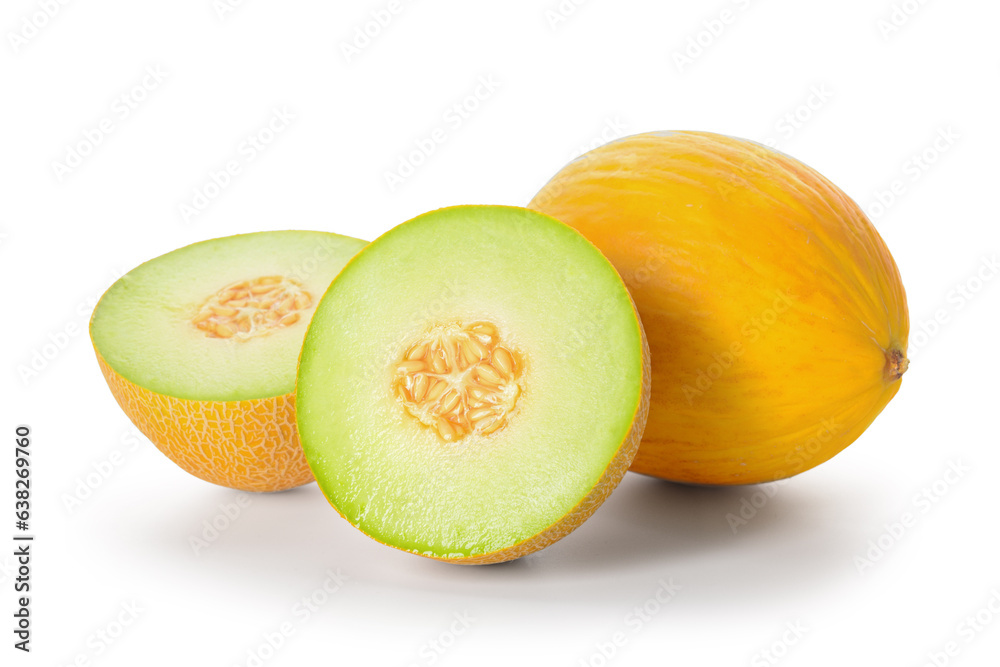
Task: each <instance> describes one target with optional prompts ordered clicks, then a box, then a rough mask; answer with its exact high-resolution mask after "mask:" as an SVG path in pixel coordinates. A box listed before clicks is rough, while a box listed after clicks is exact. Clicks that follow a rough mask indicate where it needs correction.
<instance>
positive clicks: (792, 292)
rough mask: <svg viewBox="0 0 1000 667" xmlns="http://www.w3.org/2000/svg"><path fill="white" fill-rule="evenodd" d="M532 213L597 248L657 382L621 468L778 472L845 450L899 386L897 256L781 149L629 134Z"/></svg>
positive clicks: (725, 476)
mask: <svg viewBox="0 0 1000 667" xmlns="http://www.w3.org/2000/svg"><path fill="white" fill-rule="evenodd" d="M530 208H532V209H535V210H537V211H540V212H542V213H546V214H548V215H551V216H553V217H554V218H557V219H558V220H561V221H563V222H565V223H566V224H568V225H570V226H572V227H574V228H575V229H577V230H579V231H580V232H581V233H582V234H583V235H584V236H586V237H587V238H588V239H590V240H591V241H592V242H593V243H594V244H595V245H597V247H598V248H600V249H601V250H602V251H603V252H604V254H605V255H606V256H607V257H608V259H610V260H611V262H612V263H613V264H614V265H615V266H616V267H617V268H618V271H619V272H620V273H621V275H622V277H623V278H624V280H625V282H626V284H627V285H628V287H629V289H630V291H631V293H632V296H633V298H634V299H635V302H636V305H637V306H638V309H639V313H640V314H641V316H642V319H643V323H644V325H645V327H646V334H647V336H648V337H649V345H650V348H651V353H652V360H653V387H652V398H651V407H650V416H649V423H648V425H647V427H646V432H645V436H644V437H643V441H642V445H641V447H640V449H639V453H638V455H637V456H636V459H635V461H634V462H633V464H632V470H635V471H638V472H641V473H646V474H649V475H655V476H658V477H663V478H666V479H671V480H676V481H683V482H695V483H703V484H743V483H754V482H767V481H772V480H776V479H782V478H785V477H789V476H791V475H794V474H797V473H800V472H802V471H804V470H808V469H809V468H812V467H814V466H816V465H818V464H820V463H822V462H824V461H826V460H827V459H829V458H830V457H832V456H834V455H835V454H836V453H838V452H839V451H841V450H843V449H844V448H845V447H847V446H848V445H849V444H851V443H852V442H853V441H854V440H855V439H856V438H857V437H858V436H859V435H861V433H862V432H863V431H864V430H865V429H866V428H867V427H868V426H869V424H871V423H872V421H873V420H874V419H875V417H876V416H877V415H878V414H879V413H880V412H881V411H882V409H883V408H884V407H885V406H886V404H887V403H888V402H889V400H890V399H891V398H892V397H893V396H894V395H895V394H896V392H897V391H898V390H899V387H900V378H901V377H902V375H903V373H904V372H905V370H906V368H907V364H908V362H907V360H906V343H907V335H908V332H909V318H908V315H907V308H906V296H905V293H904V290H903V284H902V282H901V280H900V276H899V272H898V270H897V268H896V264H895V263H894V261H893V259H892V256H891V255H890V254H889V250H888V249H887V248H886V245H885V243H884V242H883V241H882V239H881V237H880V236H879V235H878V232H876V230H875V228H874V227H873V226H872V224H871V222H870V221H869V220H868V218H867V217H866V216H865V214H864V213H863V212H862V210H861V209H860V208H859V207H858V205H857V204H855V203H854V202H853V201H852V200H851V199H850V198H849V197H848V196H847V195H846V194H844V193H843V192H842V191H841V190H840V189H839V188H837V187H836V186H835V185H834V184H833V183H831V182H830V181H829V180H827V179H826V178H824V177H823V176H821V175H820V174H819V173H817V172H816V171H815V170H813V169H811V168H809V167H807V166H806V165H804V164H802V163H801V162H799V161H797V160H795V159H793V158H791V157H789V156H787V155H784V154H782V153H779V152H777V151H774V150H772V149H769V148H767V147H764V146H761V145H759V144H756V143H753V142H750V141H744V140H741V139H734V138H731V137H726V136H721V135H717V134H710V133H703V132H656V133H650V134H642V135H638V136H633V137H628V138H625V139H622V140H619V141H615V142H612V143H610V144H607V145H605V146H602V147H600V148H597V149H596V150H593V151H591V152H590V153H587V154H586V155H584V156H582V157H580V158H578V159H577V160H575V161H573V162H571V163H570V164H569V165H567V166H566V167H565V168H564V169H562V170H561V171H560V172H559V173H558V174H556V176H555V177H554V178H553V179H552V180H551V181H550V182H549V183H548V184H547V185H545V187H544V188H542V190H541V191H540V192H539V193H538V194H537V195H536V196H535V198H534V199H533V200H532V202H531V204H530Z"/></svg>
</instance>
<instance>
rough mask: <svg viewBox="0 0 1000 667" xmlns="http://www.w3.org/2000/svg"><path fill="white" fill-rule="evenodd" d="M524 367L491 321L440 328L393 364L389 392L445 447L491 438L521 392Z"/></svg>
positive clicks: (513, 406) (454, 324)
mask: <svg viewBox="0 0 1000 667" xmlns="http://www.w3.org/2000/svg"><path fill="white" fill-rule="evenodd" d="M523 371H524V363H523V361H522V359H521V357H520V356H519V355H518V354H516V353H515V352H514V351H513V350H512V349H510V348H509V347H508V346H506V345H504V344H503V343H502V341H501V338H500V331H499V329H498V328H497V326H496V325H494V324H492V323H490V322H473V323H472V324H469V325H467V326H463V325H462V324H461V323H460V322H453V323H449V324H440V325H437V326H435V327H433V328H431V329H430V330H429V331H427V332H426V333H425V334H424V335H423V336H421V338H420V339H418V340H415V341H413V342H412V343H411V344H410V345H409V346H408V347H407V348H406V350H405V352H404V353H403V354H402V355H401V357H400V360H399V361H398V362H396V364H395V374H394V376H393V391H394V393H395V395H396V398H397V399H398V400H399V401H400V403H402V404H403V407H404V408H405V409H406V412H407V413H408V414H409V415H410V416H412V417H413V418H414V419H416V420H417V421H418V422H420V423H421V424H423V425H424V426H426V427H427V428H430V429H432V430H434V431H435V432H436V433H437V434H438V436H439V437H440V438H441V439H442V440H444V441H445V442H456V441H458V440H461V439H462V438H464V437H466V436H467V435H470V434H473V433H475V434H479V435H489V434H491V433H496V432H497V431H499V430H500V429H502V428H503V427H504V426H506V425H507V423H508V422H509V420H510V417H511V414H512V413H513V411H514V408H515V406H516V405H517V400H518V397H519V396H520V395H521V392H522V391H523V390H524V386H523V384H524V380H523V375H524V372H523Z"/></svg>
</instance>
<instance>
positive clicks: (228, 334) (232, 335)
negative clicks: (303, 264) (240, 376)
mask: <svg viewBox="0 0 1000 667" xmlns="http://www.w3.org/2000/svg"><path fill="white" fill-rule="evenodd" d="M311 305H312V295H311V294H309V292H307V291H306V290H304V289H303V288H302V285H301V283H299V282H298V281H297V280H294V279H292V278H286V277H284V276H261V277H260V278H255V279H254V280H242V281H240V282H236V283H233V284H231V285H227V286H225V287H223V288H222V289H220V290H219V291H218V292H216V293H215V294H213V295H212V296H210V297H209V298H208V299H207V300H206V301H205V303H203V304H202V306H201V308H199V309H198V312H197V313H196V314H195V316H194V317H192V318H191V324H193V325H194V326H195V327H197V328H198V329H200V330H201V331H203V332H205V336H206V337H208V338H223V339H228V340H235V341H241V342H245V341H248V340H250V339H251V338H256V337H257V336H266V335H267V334H269V333H271V332H272V331H274V330H275V329H280V328H282V327H288V326H291V325H293V324H295V323H296V322H298V321H300V320H301V319H302V313H301V311H303V310H305V309H307V308H309V307H310V306H311Z"/></svg>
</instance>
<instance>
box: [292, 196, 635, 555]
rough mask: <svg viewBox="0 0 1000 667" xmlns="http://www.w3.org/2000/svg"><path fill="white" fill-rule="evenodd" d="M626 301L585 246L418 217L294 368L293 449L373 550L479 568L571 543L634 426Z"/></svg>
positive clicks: (312, 334)
mask: <svg viewBox="0 0 1000 667" xmlns="http://www.w3.org/2000/svg"><path fill="white" fill-rule="evenodd" d="M649 377H650V376H649V368H648V353H647V347H646V344H645V338H644V335H643V331H642V326H641V324H640V321H639V317H638V315H637V313H636V311H635V308H634V306H633V303H632V301H631V299H630V297H629V294H628V291H627V290H626V288H625V285H624V284H623V283H622V280H621V278H620V277H619V275H618V273H617V272H616V271H615V269H614V267H612V265H611V264H610V263H609V262H608V261H607V259H606V258H605V257H604V256H603V255H602V254H601V253H600V252H599V251H598V250H597V248H595V247H594V246H593V245H592V244H591V243H590V242H588V241H587V240H586V239H585V238H584V237H583V236H581V235H580V234H578V233H577V232H575V231H573V230H572V229H570V228H569V227H567V226H566V225H564V224H562V223H560V222H557V221H555V220H553V219H551V218H549V217H547V216H543V215H540V214H538V213H534V212H532V211H527V210H525V209H519V208H512V207H499V206H463V207H455V208H449V209H443V210H439V211H435V212H432V213H428V214H426V215H423V216H420V217H418V218H416V219H414V220H411V221H409V222H407V223H404V224H402V225H400V226H398V227H396V228H395V229H393V230H391V231H389V232H388V233H386V234H385V235H383V236H382V237H380V238H379V239H377V240H376V241H374V242H373V243H372V244H371V245H369V246H368V247H366V248H365V249H364V250H362V251H361V252H360V253H359V254H358V255H357V256H356V257H355V258H354V259H352V260H351V262H350V263H349V264H348V265H347V266H346V267H345V268H344V270H343V272H341V274H340V275H339V276H338V277H337V279H336V280H335V281H334V282H333V284H332V285H331V286H330V289H329V291H328V292H327V293H326V295H325V296H324V297H323V300H322V302H321V303H320V305H319V307H318V308H317V310H316V314H315V315H314V317H313V319H312V322H311V324H310V326H309V332H308V334H307V335H306V339H305V341H304V343H303V348H302V355H301V358H300V361H299V370H298V384H297V401H298V412H297V419H298V425H299V432H300V434H301V437H302V446H303V448H304V450H305V453H306V457H307V459H308V461H309V464H310V466H311V467H312V471H313V473H314V474H315V476H316V480H317V482H318V483H319V486H320V488H321V489H322V491H323V493H324V494H325V495H326V497H327V499H328V500H329V502H330V504H332V505H333V506H334V507H335V508H336V509H337V511H339V512H340V514H341V515H343V516H344V517H345V518H346V519H347V520H348V521H350V522H351V523H352V524H353V525H355V526H356V527H358V528H359V529H361V530H362V531H364V532H365V533H366V534H368V535H369V536H371V537H373V538H375V539H376V540H379V541H381V542H383V543H385V544H388V545H391V546H394V547H396V548H399V549H402V550H405V551H409V552H412V553H415V554H419V555H422V556H427V557H430V558H435V559H439V560H444V561H449V562H454V563H495V562H500V561H505V560H510V559H513V558H517V557H519V556H523V555H526V554H529V553H531V552H533V551H535V550H538V549H541V548H543V547H545V546H547V545H549V544H551V543H553V542H555V541H556V540H558V539H560V538H562V537H563V536H565V535H566V534H568V533H569V532H570V531H572V530H573V529H574V528H576V527H577V526H579V525H580V524H581V523H582V522H583V521H584V520H585V519H586V518H587V517H588V516H590V515H591V513H592V512H594V510H595V509H596V508H597V507H598V506H599V505H600V504H601V503H602V502H603V501H604V499H605V498H606V497H607V495H608V494H609V493H610V492H611V490H612V489H613V488H614V487H615V486H616V485H617V484H618V482H619V480H621V478H622V476H623V475H624V474H625V471H626V470H627V469H628V466H629V463H630V462H631V461H632V457H633V456H634V454H635V451H636V448H637V447H638V443H639V439H640V437H641V434H642V430H643V426H644V424H645V420H646V407H647V399H648V391H649Z"/></svg>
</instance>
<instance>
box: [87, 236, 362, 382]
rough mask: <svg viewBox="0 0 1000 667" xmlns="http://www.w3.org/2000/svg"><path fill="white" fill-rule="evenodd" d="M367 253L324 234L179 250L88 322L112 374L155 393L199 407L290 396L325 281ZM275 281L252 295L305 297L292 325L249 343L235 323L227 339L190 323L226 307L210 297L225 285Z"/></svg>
mask: <svg viewBox="0 0 1000 667" xmlns="http://www.w3.org/2000/svg"><path fill="white" fill-rule="evenodd" d="M364 245H365V242H364V241H360V240H358V239H353V238H349V237H345V236H339V235H336V234H328V233H324V232H310V231H278V232H258V233H253V234H240V235H237V236H229V237H225V238H220V239H213V240H210V241H203V242H201V243H195V244H193V245H189V246H186V247H184V248H180V249H179V250H175V251H173V252H170V253H168V254H166V255H163V256H161V257H157V258H156V259H154V260H152V261H149V262H146V263H145V264H143V265H141V266H139V267H137V268H136V269H133V270H132V271H130V272H129V273H128V274H127V275H125V276H124V277H123V278H122V279H121V280H119V281H118V282H116V283H115V284H114V285H113V286H112V287H111V288H110V289H109V290H108V291H107V293H106V294H105V295H104V296H103V297H102V298H101V302H100V304H99V305H98V307H97V309H96V310H95V311H94V317H93V321H92V323H91V335H92V337H93V340H94V344H95V346H96V347H97V349H98V351H99V352H100V354H101V356H102V357H103V358H104V360H105V362H106V363H107V364H108V365H109V366H111V368H113V369H114V370H115V372H117V373H118V374H120V375H121V376H123V377H124V378H126V379H127V380H129V381H131V382H133V383H135V384H137V385H139V386H142V387H145V388H146V389H149V390H150V391H154V392H157V393H160V394H165V395H168V396H174V397H177V398H185V399H191V400H202V401H205V400H213V401H238V400H244V399H248V398H262V397H267V396H280V395H282V394H287V393H289V392H291V391H292V390H293V389H294V386H295V365H296V360H297V358H298V354H299V349H300V347H301V344H302V338H303V336H304V335H305V331H306V324H307V323H308V318H309V317H310V316H311V314H312V311H313V310H314V309H315V306H316V303H318V301H319V298H320V297H321V296H322V294H323V292H324V291H326V288H327V287H328V286H329V284H330V281H332V280H333V278H334V277H335V276H336V275H337V272H338V271H340V269H341V268H342V267H343V266H344V264H346V263H347V261H348V260H349V259H350V258H351V257H352V256H353V255H354V254H355V253H356V252H357V251H358V250H360V249H361V248H362V247H364ZM277 278H280V279H281V280H280V281H278V282H277V283H276V285H277V286H278V287H279V289H276V290H272V293H267V292H265V291H264V289H263V288H265V287H267V285H261V286H257V285H256V284H255V285H249V287H250V288H252V289H256V290H257V291H259V292H260V296H261V297H262V298H265V299H266V298H272V299H273V298H275V297H276V296H280V295H282V294H285V295H290V296H292V295H293V296H298V295H299V294H304V295H305V296H304V297H302V298H300V299H299V304H300V305H301V306H303V307H302V308H296V307H294V303H293V304H292V306H291V307H290V308H289V311H290V314H292V315H294V314H298V315H299V317H298V319H297V320H296V321H295V322H294V323H292V324H289V325H284V326H274V327H260V328H255V331H254V334H255V335H253V336H250V337H249V338H248V337H247V336H246V335H245V334H246V333H248V332H240V331H239V330H238V323H236V322H232V324H235V325H236V326H234V327H233V328H234V329H236V331H235V332H234V334H233V336H232V337H231V338H229V339H223V338H219V337H213V336H211V335H210V333H209V332H206V330H205V329H200V328H198V327H197V326H196V325H194V324H193V323H192V322H193V320H194V319H195V318H196V317H198V315H199V313H201V312H202V310H203V308H205V307H206V305H207V306H208V307H212V306H219V307H223V308H224V307H226V305H227V304H221V303H218V301H219V298H215V299H214V300H213V297H217V295H218V294H219V293H220V292H222V291H223V290H225V289H226V288H227V287H230V286H234V285H239V284H241V283H243V282H253V281H256V280H260V279H265V281H266V280H267V279H277ZM280 288H284V290H283V291H282V289H280ZM254 296H256V295H253V294H251V297H254ZM293 302H294V299H293ZM228 305H232V303H231V302H230V303H229V304H228ZM249 305H250V307H249V308H248V307H247V304H242V306H241V307H240V308H238V309H237V310H242V311H246V314H249V315H251V316H252V315H253V314H254V312H255V311H260V312H261V313H262V314H265V315H266V311H265V309H263V308H260V307H256V308H255V307H253V300H252V298H251V300H250V304H249ZM227 312H228V311H227ZM288 314H289V313H286V315H288Z"/></svg>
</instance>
